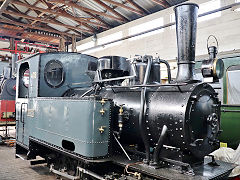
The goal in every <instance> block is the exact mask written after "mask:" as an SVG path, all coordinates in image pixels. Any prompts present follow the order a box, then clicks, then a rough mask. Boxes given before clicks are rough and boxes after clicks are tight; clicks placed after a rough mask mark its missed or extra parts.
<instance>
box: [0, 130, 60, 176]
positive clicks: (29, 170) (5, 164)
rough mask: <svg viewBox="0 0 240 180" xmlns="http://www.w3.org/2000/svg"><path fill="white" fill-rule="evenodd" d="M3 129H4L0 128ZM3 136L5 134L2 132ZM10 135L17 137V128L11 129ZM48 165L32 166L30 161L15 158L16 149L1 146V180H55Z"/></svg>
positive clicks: (0, 133)
mask: <svg viewBox="0 0 240 180" xmlns="http://www.w3.org/2000/svg"><path fill="white" fill-rule="evenodd" d="M0 129H2V128H0ZM0 135H3V132H2V131H1V132H0ZM9 135H10V136H11V137H15V127H10V131H9ZM54 179H56V176H55V175H54V174H52V173H49V169H48V168H47V166H46V164H43V165H34V166H31V165H30V162H29V161H24V160H22V159H20V158H17V159H16V158H15V147H8V146H6V145H0V180H54Z"/></svg>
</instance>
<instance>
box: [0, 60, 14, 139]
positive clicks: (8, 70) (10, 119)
mask: <svg viewBox="0 0 240 180" xmlns="http://www.w3.org/2000/svg"><path fill="white" fill-rule="evenodd" d="M2 64H3V65H2V67H1V68H2V74H1V77H0V127H4V128H1V131H3V133H2V134H1V135H0V143H3V141H4V140H5V139H9V138H11V137H9V131H8V127H9V126H15V125H16V121H15V98H16V78H15V77H14V76H13V73H12V67H11V64H9V65H7V66H6V64H7V63H2Z"/></svg>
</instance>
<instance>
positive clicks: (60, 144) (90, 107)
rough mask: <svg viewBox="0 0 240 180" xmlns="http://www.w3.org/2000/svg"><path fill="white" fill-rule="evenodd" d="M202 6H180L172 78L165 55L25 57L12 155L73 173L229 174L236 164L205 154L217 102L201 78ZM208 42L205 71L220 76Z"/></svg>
mask: <svg viewBox="0 0 240 180" xmlns="http://www.w3.org/2000/svg"><path fill="white" fill-rule="evenodd" d="M197 11H198V6H197V5H196V4H191V3H187V4H182V5H179V6H176V7H175V15H176V31H177V43H178V74H177V78H176V80H175V81H173V80H171V73H170V68H169V64H168V63H167V61H164V60H162V59H160V58H153V57H152V56H138V57H134V58H132V59H127V58H124V57H119V56H105V57H102V58H99V59H97V58H95V57H92V56H89V55H84V54H78V53H46V54H37V55H33V56H31V57H28V58H26V59H24V60H21V61H19V62H18V68H17V69H18V76H17V77H18V78H17V99H16V121H17V133H16V139H17V144H16V157H22V158H26V159H29V160H31V164H38V163H45V162H46V163H47V164H48V166H49V167H50V170H51V171H52V172H54V173H56V174H58V175H60V176H64V177H66V178H69V179H79V178H80V179H154V178H155V179H176V177H177V179H214V178H218V179H220V178H226V177H227V176H228V174H229V173H230V172H231V170H232V169H233V168H234V165H232V164H229V163H225V162H222V161H215V160H214V157H212V156H210V158H205V159H204V157H205V156H206V155H208V154H209V153H210V152H212V151H213V150H214V149H215V148H216V147H217V146H218V140H217V137H218V135H219V134H220V132H221V130H220V104H221V103H220V101H219V99H218V95H217V93H216V92H215V90H214V89H213V88H212V87H211V86H210V85H209V84H207V83H202V82H200V81H198V80H197V79H196V78H195V72H194V63H195V43H196V27H197ZM209 48H210V49H209V50H210V51H209V52H210V53H209V54H210V56H209V59H208V60H205V61H204V63H203V64H204V65H203V68H202V73H203V76H205V77H212V78H213V79H214V80H217V79H219V78H221V76H222V71H221V69H222V68H223V67H222V66H223V64H222V62H221V60H218V59H217V58H216V51H215V48H214V47H209ZM161 63H164V64H166V66H167V67H168V71H169V72H168V81H169V83H168V84H165V85H164V84H161V78H160V64H161ZM36 156H41V157H43V159H41V160H39V159H38V160H36Z"/></svg>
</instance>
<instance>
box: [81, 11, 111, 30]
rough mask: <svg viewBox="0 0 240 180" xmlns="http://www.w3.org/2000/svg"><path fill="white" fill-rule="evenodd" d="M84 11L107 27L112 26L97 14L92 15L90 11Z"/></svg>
mask: <svg viewBox="0 0 240 180" xmlns="http://www.w3.org/2000/svg"><path fill="white" fill-rule="evenodd" d="M84 13H86V14H88V15H89V16H91V17H93V18H94V19H96V20H97V21H99V22H101V23H103V24H104V25H106V26H107V27H108V28H112V27H113V26H112V25H110V24H108V23H107V22H105V21H104V20H102V19H101V18H100V17H99V16H97V15H94V14H92V13H90V12H87V11H84Z"/></svg>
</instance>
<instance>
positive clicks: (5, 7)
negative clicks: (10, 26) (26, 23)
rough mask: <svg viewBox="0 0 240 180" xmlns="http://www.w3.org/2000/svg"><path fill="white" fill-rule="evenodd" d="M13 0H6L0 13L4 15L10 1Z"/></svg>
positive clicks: (0, 8)
mask: <svg viewBox="0 0 240 180" xmlns="http://www.w3.org/2000/svg"><path fill="white" fill-rule="evenodd" d="M11 1H12V0H5V1H3V3H2V5H1V7H0V15H2V13H3V12H4V11H5V10H6V9H7V7H8V5H9V3H10V2H11Z"/></svg>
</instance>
